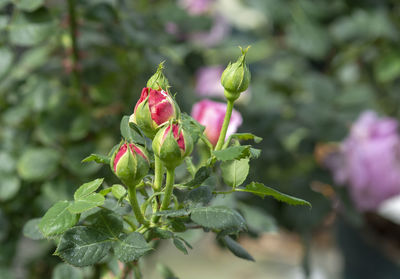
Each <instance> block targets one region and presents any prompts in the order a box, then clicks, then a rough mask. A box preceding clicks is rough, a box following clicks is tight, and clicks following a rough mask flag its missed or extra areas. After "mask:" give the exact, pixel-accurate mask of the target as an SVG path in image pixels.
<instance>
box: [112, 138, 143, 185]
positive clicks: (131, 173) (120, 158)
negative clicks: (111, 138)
mask: <svg viewBox="0 0 400 279" xmlns="http://www.w3.org/2000/svg"><path fill="white" fill-rule="evenodd" d="M128 146H129V148H128ZM111 169H112V170H113V172H114V173H115V175H116V176H117V177H118V178H119V179H121V181H122V182H124V184H125V185H127V186H134V185H136V184H138V183H139V182H140V180H142V179H143V177H144V176H145V175H146V174H147V172H148V170H149V159H148V157H147V155H146V151H145V150H144V149H143V148H142V147H139V146H136V145H135V144H133V143H130V144H127V143H124V144H122V145H120V147H119V149H118V150H117V151H116V152H115V153H114V155H113V157H112V159H111Z"/></svg>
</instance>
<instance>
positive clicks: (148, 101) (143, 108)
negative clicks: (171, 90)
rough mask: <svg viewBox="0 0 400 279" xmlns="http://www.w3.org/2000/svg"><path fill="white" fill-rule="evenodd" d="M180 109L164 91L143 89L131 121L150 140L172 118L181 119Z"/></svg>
mask: <svg viewBox="0 0 400 279" xmlns="http://www.w3.org/2000/svg"><path fill="white" fill-rule="evenodd" d="M179 113H180V111H179V107H178V105H177V104H176V103H175V101H174V99H173V98H172V97H171V96H170V95H169V94H168V92H166V91H164V90H162V89H161V90H155V89H151V88H148V87H146V88H143V90H142V94H141V96H140V99H139V101H138V102H137V103H136V106H135V110H134V112H133V114H132V115H131V117H130V119H129V121H130V122H133V123H135V124H136V125H138V126H139V128H140V129H142V131H143V132H144V134H145V135H146V136H147V137H149V138H151V139H152V138H154V135H155V134H156V132H157V130H158V129H159V128H160V127H161V126H162V125H164V124H166V123H167V122H168V121H169V120H170V119H171V118H178V117H179Z"/></svg>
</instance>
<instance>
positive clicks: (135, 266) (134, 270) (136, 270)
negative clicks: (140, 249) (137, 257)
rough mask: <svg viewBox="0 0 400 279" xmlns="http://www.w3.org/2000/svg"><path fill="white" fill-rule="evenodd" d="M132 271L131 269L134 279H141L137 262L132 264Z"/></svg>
mask: <svg viewBox="0 0 400 279" xmlns="http://www.w3.org/2000/svg"><path fill="white" fill-rule="evenodd" d="M132 269H133V274H134V276H135V279H142V278H143V276H142V273H141V272H140V267H139V262H138V261H134V262H133V263H132Z"/></svg>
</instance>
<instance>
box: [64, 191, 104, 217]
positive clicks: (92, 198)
mask: <svg viewBox="0 0 400 279" xmlns="http://www.w3.org/2000/svg"><path fill="white" fill-rule="evenodd" d="M104 201H105V198H104V196H103V195H102V194H99V193H92V194H89V195H88V196H84V197H81V198H79V199H78V200H75V201H74V202H73V203H72V204H71V206H70V207H69V208H68V210H69V211H70V212H71V213H74V214H78V213H82V212H85V211H87V210H90V209H92V208H95V207H96V206H100V205H103V204H104Z"/></svg>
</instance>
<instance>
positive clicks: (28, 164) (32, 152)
mask: <svg viewBox="0 0 400 279" xmlns="http://www.w3.org/2000/svg"><path fill="white" fill-rule="evenodd" d="M59 159H60V156H59V154H58V153H57V151H56V150H53V149H50V148H30V149H27V150H26V151H25V152H24V153H23V154H22V156H21V157H20V159H19V160H18V163H17V170H18V174H19V175H20V176H21V177H22V178H23V179H25V180H32V181H38V180H44V179H48V178H49V176H51V175H52V174H53V173H55V172H56V170H57V164H58V161H59Z"/></svg>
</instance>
